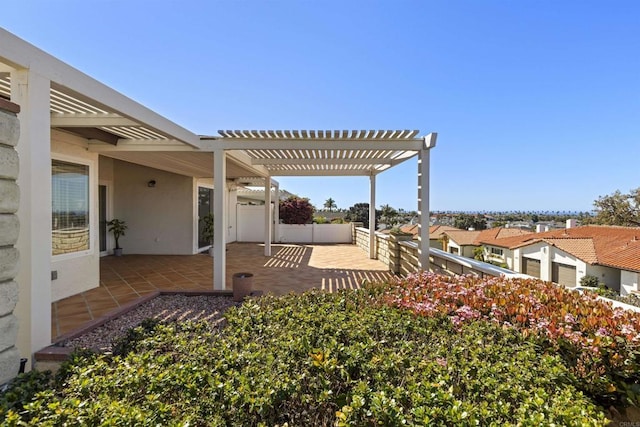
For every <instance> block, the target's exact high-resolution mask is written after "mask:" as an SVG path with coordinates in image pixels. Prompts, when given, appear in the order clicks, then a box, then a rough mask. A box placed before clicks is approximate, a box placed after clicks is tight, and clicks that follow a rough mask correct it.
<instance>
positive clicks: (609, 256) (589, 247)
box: [482, 225, 640, 271]
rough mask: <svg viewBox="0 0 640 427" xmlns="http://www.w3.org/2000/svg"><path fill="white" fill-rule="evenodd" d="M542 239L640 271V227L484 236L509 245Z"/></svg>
mask: <svg viewBox="0 0 640 427" xmlns="http://www.w3.org/2000/svg"><path fill="white" fill-rule="evenodd" d="M538 242H546V243H548V244H549V245H552V246H556V247H557V248H559V249H561V250H563V251H565V252H567V253H570V254H572V255H573V256H575V257H577V258H579V259H581V260H583V261H585V262H587V263H589V264H600V265H605V266H609V267H614V268H619V269H623V270H629V271H640V227H616V226H606V225H587V226H584V227H575V228H567V229H560V230H551V231H546V232H544V233H533V234H530V235H524V236H515V237H507V238H494V239H482V243H483V244H486V245H491V246H498V247H502V248H508V249H516V248H520V247H523V246H529V245H532V244H534V243H538Z"/></svg>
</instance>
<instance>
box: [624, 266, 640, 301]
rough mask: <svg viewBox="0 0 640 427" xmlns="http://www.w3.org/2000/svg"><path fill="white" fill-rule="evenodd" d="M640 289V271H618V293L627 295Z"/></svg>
mask: <svg viewBox="0 0 640 427" xmlns="http://www.w3.org/2000/svg"><path fill="white" fill-rule="evenodd" d="M639 290H640V273H637V272H635V271H626V270H621V271H620V295H623V296H624V295H629V294H630V293H631V292H638V291H639Z"/></svg>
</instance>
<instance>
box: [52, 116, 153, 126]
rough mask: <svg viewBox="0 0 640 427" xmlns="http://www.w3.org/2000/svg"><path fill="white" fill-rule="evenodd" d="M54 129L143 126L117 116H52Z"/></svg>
mask: <svg viewBox="0 0 640 427" xmlns="http://www.w3.org/2000/svg"><path fill="white" fill-rule="evenodd" d="M51 126H52V127H67V128H68V127H88V126H92V127H97V126H133V127H136V126H141V125H140V124H139V123H137V122H135V121H133V120H131V119H127V118H125V117H122V116H119V115H117V114H108V113H107V114H86V115H81V114H52V115H51Z"/></svg>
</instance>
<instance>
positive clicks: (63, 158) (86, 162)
mask: <svg viewBox="0 0 640 427" xmlns="http://www.w3.org/2000/svg"><path fill="white" fill-rule="evenodd" d="M54 161H59V162H65V163H71V164H76V165H80V166H87V167H88V172H87V178H88V179H89V183H88V195H87V196H88V200H87V207H88V214H87V222H88V227H89V248H88V249H83V250H81V251H76V252H68V253H64V254H58V255H54V254H53V162H54ZM49 166H50V168H51V169H50V172H49V180H50V181H49V187H50V189H51V202H50V204H49V206H50V207H49V215H50V217H49V218H50V219H49V224H50V225H49V235H50V237H51V239H52V242H51V248H50V251H51V252H50V253H51V259H52V261H64V260H67V259H73V258H80V257H85V256H87V255H92V254H94V253H95V251H96V248H95V246H96V242H95V236H96V230H95V227H96V225H95V221H94V219H93V217H94V216H95V212H94V211H95V210H96V209H97V207H96V206H94V205H95V203H94V202H95V201H96V197H97V196H96V194H95V193H96V191H95V189H94V185H95V177H94V173H95V168H96V166H95V161H93V160H91V159H84V158H80V157H75V156H67V155H63V154H54V153H52V154H51V160H50V162H49Z"/></svg>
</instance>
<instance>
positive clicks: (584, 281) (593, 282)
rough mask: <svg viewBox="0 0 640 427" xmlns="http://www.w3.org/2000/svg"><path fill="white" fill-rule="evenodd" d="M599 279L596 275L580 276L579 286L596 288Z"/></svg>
mask: <svg viewBox="0 0 640 427" xmlns="http://www.w3.org/2000/svg"><path fill="white" fill-rule="evenodd" d="M599 283H600V281H599V280H598V278H597V277H596V276H589V275H587V276H582V277H581V278H580V286H586V287H589V288H597V287H598V284H599Z"/></svg>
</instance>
